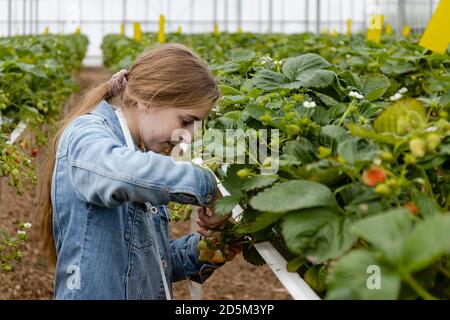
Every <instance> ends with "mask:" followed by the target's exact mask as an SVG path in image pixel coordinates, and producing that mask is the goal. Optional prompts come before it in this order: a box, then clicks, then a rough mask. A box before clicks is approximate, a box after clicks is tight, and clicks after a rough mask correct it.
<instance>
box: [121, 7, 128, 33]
mask: <svg viewBox="0 0 450 320" xmlns="http://www.w3.org/2000/svg"><path fill="white" fill-rule="evenodd" d="M122 23H123V29H124V33H125V34H126V31H125V30H126V29H127V0H122Z"/></svg>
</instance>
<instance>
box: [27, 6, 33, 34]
mask: <svg viewBox="0 0 450 320" xmlns="http://www.w3.org/2000/svg"><path fill="white" fill-rule="evenodd" d="M28 6H29V12H30V21H29V24H28V33H29V34H33V0H30V2H29V4H28Z"/></svg>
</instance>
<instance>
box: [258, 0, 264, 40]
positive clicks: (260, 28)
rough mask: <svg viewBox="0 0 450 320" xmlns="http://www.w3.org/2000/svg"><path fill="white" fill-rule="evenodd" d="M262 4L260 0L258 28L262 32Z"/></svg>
mask: <svg viewBox="0 0 450 320" xmlns="http://www.w3.org/2000/svg"><path fill="white" fill-rule="evenodd" d="M262 15H263V13H262V5H261V1H259V2H258V30H259V32H260V33H262V32H263V18H262Z"/></svg>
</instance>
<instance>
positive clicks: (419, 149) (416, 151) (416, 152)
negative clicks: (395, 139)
mask: <svg viewBox="0 0 450 320" xmlns="http://www.w3.org/2000/svg"><path fill="white" fill-rule="evenodd" d="M409 148H410V149H411V153H412V154H413V156H415V157H416V158H422V157H423V156H425V152H426V149H427V146H426V144H425V141H423V140H422V139H420V138H414V139H412V140H411V141H410V142H409Z"/></svg>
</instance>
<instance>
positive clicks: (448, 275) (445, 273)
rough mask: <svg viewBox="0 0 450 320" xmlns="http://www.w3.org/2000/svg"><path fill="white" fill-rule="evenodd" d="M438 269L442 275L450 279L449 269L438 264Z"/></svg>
mask: <svg viewBox="0 0 450 320" xmlns="http://www.w3.org/2000/svg"><path fill="white" fill-rule="evenodd" d="M438 269H439V271H440V272H441V273H442V274H443V275H444V276H446V277H447V278H449V279H450V271H448V270H446V269H445V268H444V267H443V266H442V265H439V266H438Z"/></svg>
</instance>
